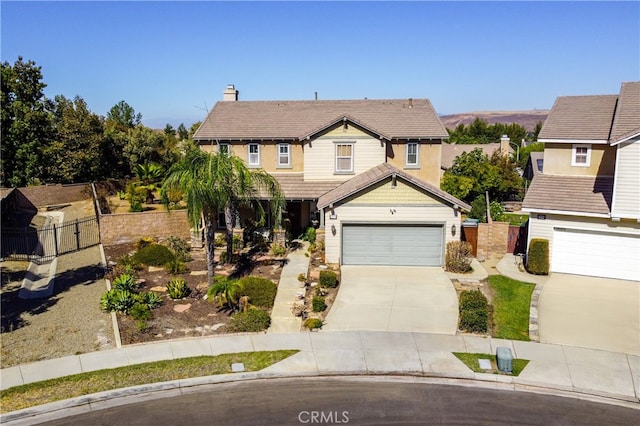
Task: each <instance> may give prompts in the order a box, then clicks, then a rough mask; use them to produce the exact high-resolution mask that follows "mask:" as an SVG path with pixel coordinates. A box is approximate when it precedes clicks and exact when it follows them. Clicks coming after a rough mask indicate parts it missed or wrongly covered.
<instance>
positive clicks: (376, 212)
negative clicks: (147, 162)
mask: <svg viewBox="0 0 640 426" xmlns="http://www.w3.org/2000/svg"><path fill="white" fill-rule="evenodd" d="M446 137H448V134H447V131H446V129H445V128H444V126H443V125H442V123H441V122H440V119H439V118H438V115H437V114H436V112H435V110H434V108H433V106H432V105H431V102H429V100H427V99H390V100H369V99H363V100H309V101H239V100H238V92H237V90H236V89H235V87H233V86H229V87H227V90H225V92H224V97H223V101H221V102H218V103H217V104H216V105H215V107H214V108H213V109H212V110H211V112H210V113H209V114H208V116H207V118H206V120H205V121H204V122H203V123H202V125H201V126H200V128H199V129H198V130H197V131H196V133H195V135H194V140H195V141H197V142H198V143H199V144H200V147H201V149H204V150H213V151H224V152H230V153H232V154H233V155H236V156H238V157H240V158H242V159H244V161H245V162H246V163H247V165H248V166H249V167H256V168H262V169H263V170H265V171H266V172H268V173H269V174H271V175H272V176H274V177H275V178H276V179H277V180H278V182H279V183H280V186H281V189H282V191H283V193H284V195H285V199H286V201H287V208H286V212H284V214H283V219H284V221H285V222H286V226H288V227H289V228H290V230H291V233H292V235H293V236H297V235H299V234H300V233H301V232H302V231H303V230H304V229H305V228H306V227H307V226H310V225H311V224H314V225H316V226H319V227H322V228H324V229H325V243H326V252H325V253H326V260H327V262H330V263H342V264H396V265H433V266H439V265H442V264H443V259H444V249H445V244H446V242H447V241H450V240H457V239H459V234H460V225H461V223H460V222H461V221H460V211H461V210H464V209H467V210H468V209H469V206H468V205H467V204H465V203H464V202H462V201H460V200H458V199H456V198H455V197H453V196H451V195H449V194H447V193H445V192H443V191H441V190H440V188H439V183H440V157H441V144H442V140H443V139H444V138H446ZM272 216H274V215H272Z"/></svg>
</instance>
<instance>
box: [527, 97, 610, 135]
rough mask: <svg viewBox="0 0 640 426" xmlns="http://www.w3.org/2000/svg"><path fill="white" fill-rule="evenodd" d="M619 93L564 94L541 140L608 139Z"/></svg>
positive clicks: (548, 121) (559, 98)
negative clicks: (592, 94) (593, 94)
mask: <svg viewBox="0 0 640 426" xmlns="http://www.w3.org/2000/svg"><path fill="white" fill-rule="evenodd" d="M617 100H618V95H595V96H560V97H558V98H557V99H556V102H555V103H554V104H553V107H552V108H551V112H550V113H549V116H548V117H547V119H546V120H545V122H544V125H543V126H542V129H541V130H540V133H539V135H538V140H539V141H541V142H544V139H568V140H604V141H606V140H608V139H609V133H610V131H611V124H612V121H613V114H614V111H615V108H616V101H617Z"/></svg>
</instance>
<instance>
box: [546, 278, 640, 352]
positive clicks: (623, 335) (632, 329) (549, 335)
mask: <svg viewBox="0 0 640 426" xmlns="http://www.w3.org/2000/svg"><path fill="white" fill-rule="evenodd" d="M538 325H539V331H540V341H541V342H545V343H558V344H563V345H571V346H581V347H587V348H594V349H602V350H607V351H614V352H624V353H629V354H636V355H640V283H638V282H637V281H622V280H614V279H608V278H596V277H585V276H579V275H569V274H558V273H554V274H552V275H551V276H550V277H549V279H548V281H547V282H546V283H545V285H544V288H543V289H542V293H541V294H540V300H539V302H538Z"/></svg>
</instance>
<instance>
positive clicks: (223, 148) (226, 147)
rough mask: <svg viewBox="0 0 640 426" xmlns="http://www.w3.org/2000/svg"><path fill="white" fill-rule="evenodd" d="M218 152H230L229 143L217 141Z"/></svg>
mask: <svg viewBox="0 0 640 426" xmlns="http://www.w3.org/2000/svg"><path fill="white" fill-rule="evenodd" d="M218 153H219V154H227V155H229V154H231V145H229V144H228V143H219V144H218Z"/></svg>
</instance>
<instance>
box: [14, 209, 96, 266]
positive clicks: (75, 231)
mask: <svg viewBox="0 0 640 426" xmlns="http://www.w3.org/2000/svg"><path fill="white" fill-rule="evenodd" d="M97 244H100V229H99V227H98V219H97V218H96V217H86V218H83V219H77V220H72V221H68V222H63V223H61V224H52V225H47V226H43V227H41V228H33V227H25V228H4V227H3V228H2V258H3V259H7V260H9V259H11V260H29V261H32V262H35V263H44V262H48V261H50V260H53V259H54V258H55V257H57V256H60V255H62V254H66V253H72V252H74V251H78V250H82V249H84V248H87V247H91V246H95V245H97Z"/></svg>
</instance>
